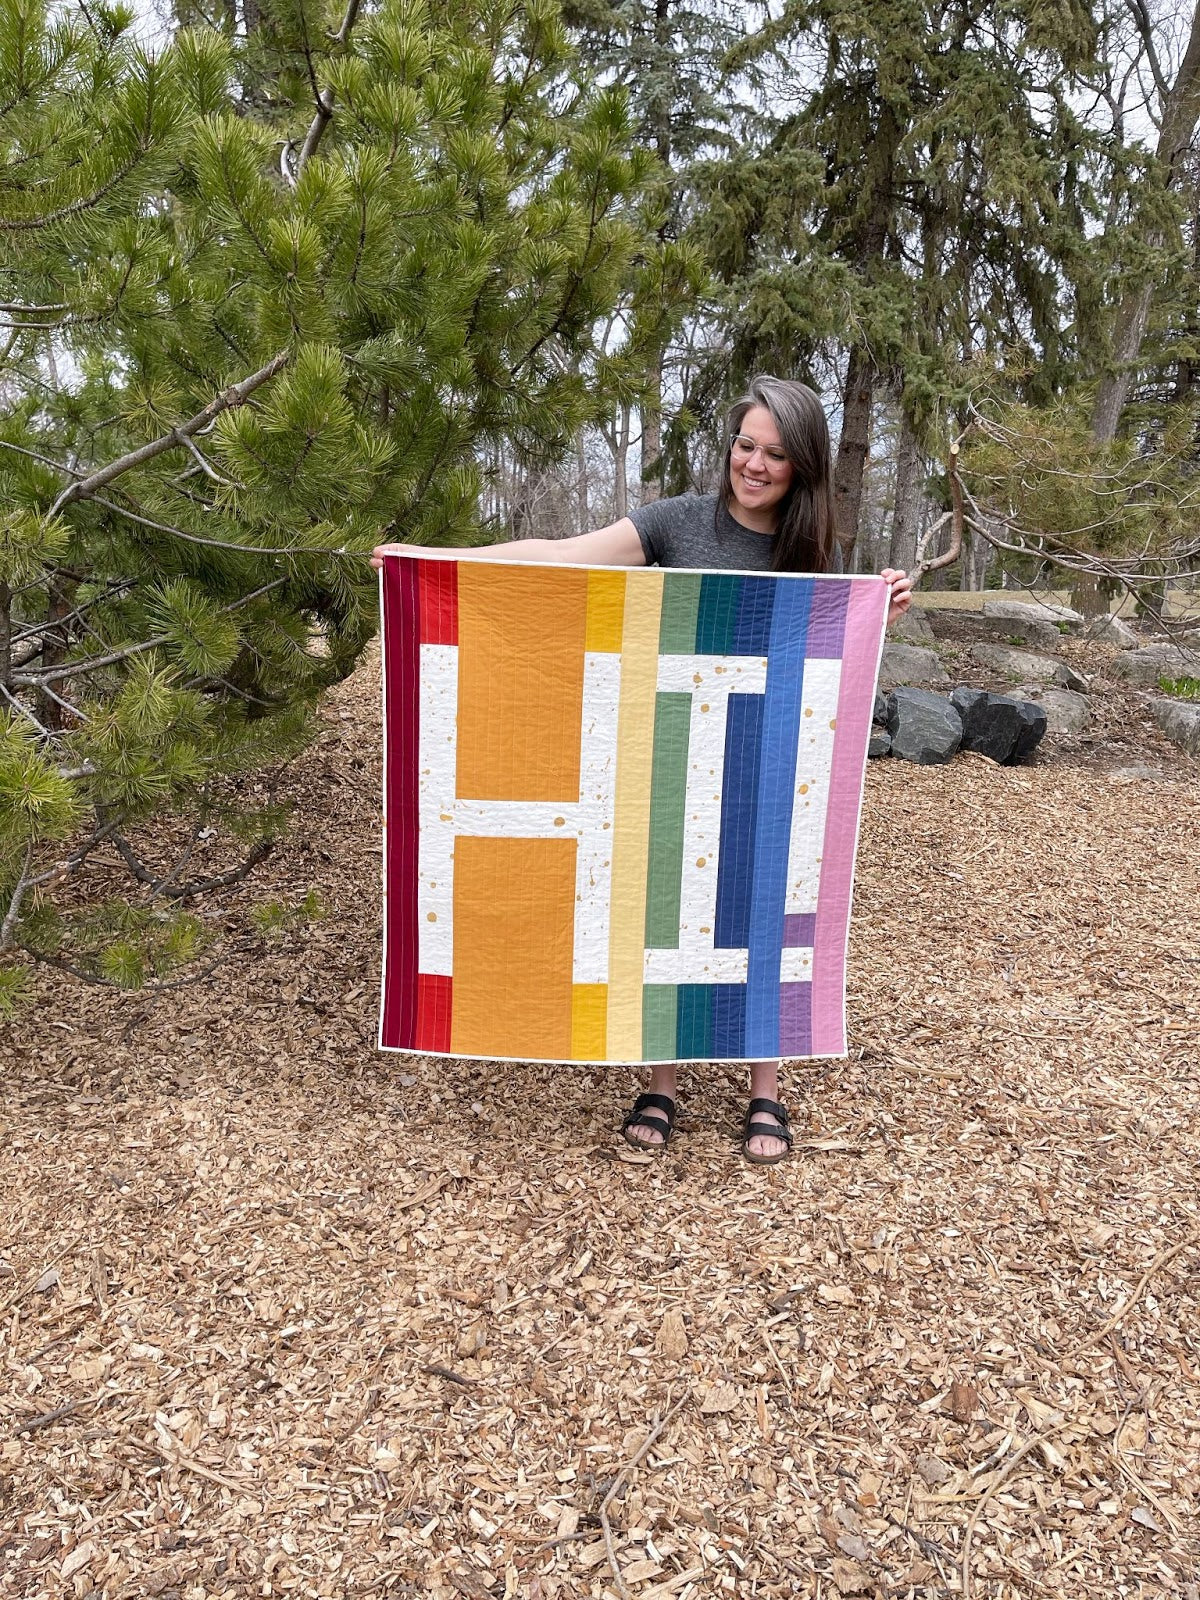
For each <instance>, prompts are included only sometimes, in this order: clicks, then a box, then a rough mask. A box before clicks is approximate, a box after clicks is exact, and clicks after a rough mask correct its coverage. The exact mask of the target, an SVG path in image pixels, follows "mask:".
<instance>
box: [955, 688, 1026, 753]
mask: <svg viewBox="0 0 1200 1600" xmlns="http://www.w3.org/2000/svg"><path fill="white" fill-rule="evenodd" d="M950 703H951V705H953V706H954V708H955V710H956V711H957V712H958V714H959V716H960V717H961V718H962V727H963V733H962V748H963V749H964V750H974V751H975V752H976V753H977V754H978V755H981V756H990V757H991V759H992V760H993V761H1000V762H1004V763H1008V762H1011V761H1012V760H1013V759H1014V758H1015V755H1016V751H1017V748H1018V746H1020V748H1021V749H1022V752H1023V753H1024V754H1028V753H1029V750H1031V749H1032V748H1033V745H1032V744H1030V743H1029V733H1030V725H1031V724H1030V717H1029V713H1028V712H1027V711H1026V709H1025V702H1023V701H1021V700H1015V699H1013V698H1012V696H1011V695H1006V694H988V692H987V691H986V690H985V689H969V688H967V687H966V685H965V684H964V685H960V686H959V687H958V688H957V689H955V691H954V693H953V694H952V695H951V696H950ZM1034 720H1036V719H1034ZM1045 725H1046V722H1045V718H1044V717H1043V718H1042V731H1043V732H1044V731H1045ZM1040 738H1041V734H1040V733H1039V734H1038V736H1037V739H1040ZM1037 739H1034V741H1033V744H1036V743H1037Z"/></svg>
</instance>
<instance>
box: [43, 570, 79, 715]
mask: <svg viewBox="0 0 1200 1600" xmlns="http://www.w3.org/2000/svg"><path fill="white" fill-rule="evenodd" d="M78 588H79V584H78V583H77V582H76V581H75V579H74V578H62V577H53V578H51V580H50V584H49V593H48V597H47V605H46V624H47V626H46V631H45V633H44V634H43V635H42V665H43V666H44V667H56V666H57V665H58V664H59V662H60V661H63V660H65V659H66V655H67V651H68V649H69V648H70V644H71V641H70V639H69V638H68V636H67V630H66V628H65V627H63V626H62V625H61V624H62V621H63V618H64V617H69V616H70V614H71V612H72V611H74V609H75V596H76V592H77V590H78ZM38 700H39V705H38V716H39V717H40V719H41V722H42V726H43V727H45V728H55V729H58V728H61V727H62V726H63V708H62V707H61V706H60V705H59V704H58V702H57V701H56V700H52V699H51V698H50V696H49V695H48V694H40V695H39V696H38Z"/></svg>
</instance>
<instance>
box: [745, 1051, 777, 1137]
mask: <svg viewBox="0 0 1200 1600" xmlns="http://www.w3.org/2000/svg"><path fill="white" fill-rule="evenodd" d="M750 1098H751V1100H774V1101H775V1103H776V1104H777V1105H778V1103H779V1063H778V1061H752V1062H751V1063H750ZM754 1120H755V1122H774V1123H778V1121H779V1119H778V1117H773V1116H771V1114H770V1113H769V1112H766V1111H756V1112H755V1114H754ZM746 1148H747V1149H748V1150H749V1151H750V1153H751V1154H752V1155H756V1156H762V1157H763V1158H764V1159H766V1160H771V1159H772V1158H774V1157H775V1156H781V1155H785V1154H786V1153H787V1145H786V1144H785V1143H784V1141H783V1140H782V1139H772V1138H771V1137H770V1136H769V1135H768V1134H765V1133H764V1134H757V1133H756V1134H755V1136H754V1138H753V1139H750V1140H749V1141H748V1142H747V1146H746Z"/></svg>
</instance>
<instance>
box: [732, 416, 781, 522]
mask: <svg viewBox="0 0 1200 1600" xmlns="http://www.w3.org/2000/svg"><path fill="white" fill-rule="evenodd" d="M795 470H796V469H795V468H794V467H793V466H792V463H791V462H790V461H789V460H788V458H787V456H786V455H785V454H784V449H783V444H782V442H781V441H780V438H779V429H778V428H777V427H776V426H775V421H774V418H773V417H772V416H771V413H770V412H769V411H768V410H767V408H766V406H751V407H750V409H749V411H747V412H746V415H745V416H744V417H743V418H742V425H741V428H740V430H739V431H738V433H736V434H735V435H734V439H733V444H732V446H731V448H730V454H729V481H730V483H731V485H732V487H733V497H734V499H735V500H736V502H737V506H738V512H740V513H741V515H738V517H737V520H738V521H739V522H742V523H744V524H745V525H746V526H747V527H750V528H756V529H757V530H758V531H759V532H763V533H770V532H773V531H774V529H775V525H776V521H777V519H778V514H779V512H778V508H779V504H780V502H781V501H782V500H783V499H784V498H785V497H786V495H787V492H788V490H789V489H790V488H791V486H792V479H793V477H794V476H795ZM731 509H732V508H731Z"/></svg>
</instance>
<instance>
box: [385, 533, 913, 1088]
mask: <svg viewBox="0 0 1200 1600" xmlns="http://www.w3.org/2000/svg"><path fill="white" fill-rule="evenodd" d="M382 589H383V617H384V625H383V653H384V725H385V752H386V753H385V763H384V765H385V772H384V815H385V831H384V958H383V995H382V1008H381V1026H380V1044H381V1047H382V1048H383V1049H387V1050H410V1051H418V1052H420V1053H423V1054H445V1055H453V1056H469V1057H477V1058H478V1057H491V1058H496V1059H509V1060H525V1061H537V1060H547V1061H581V1062H582V1061H610V1062H636V1061H681V1060H698V1059H711V1058H716V1059H720V1060H726V1061H736V1060H761V1059H767V1058H771V1057H775V1056H780V1055H782V1056H836V1055H844V1054H845V1051H846V1027H845V964H846V942H847V935H848V928H849V915H850V898H851V890H852V884H853V874H854V855H855V849H856V845H857V839H858V825H859V815H860V810H861V802H862V788H863V774H864V768H865V763H866V750H867V741H868V738H869V735H870V727H871V712H872V706H873V701H874V692H875V680H876V676H877V673H878V666H879V654H880V649H881V647H882V640H883V628H884V621H885V616H886V610H887V589H886V585H885V584H884V583H883V581H882V579H878V578H840V577H815V578H810V577H799V576H791V575H786V574H781V575H779V576H764V575H761V574H746V575H742V574H737V573H726V572H722V573H698V572H682V571H662V570H659V569H657V568H649V569H634V570H623V569H612V568H583V567H567V566H536V565H525V564H517V563H513V562H487V561H477V560H473V559H472V560H465V561H461V562H460V561H456V560H452V559H446V558H443V557H438V556H434V555H413V556H407V555H405V556H389V557H387V558H386V560H385V563H384V570H383V575H382Z"/></svg>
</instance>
